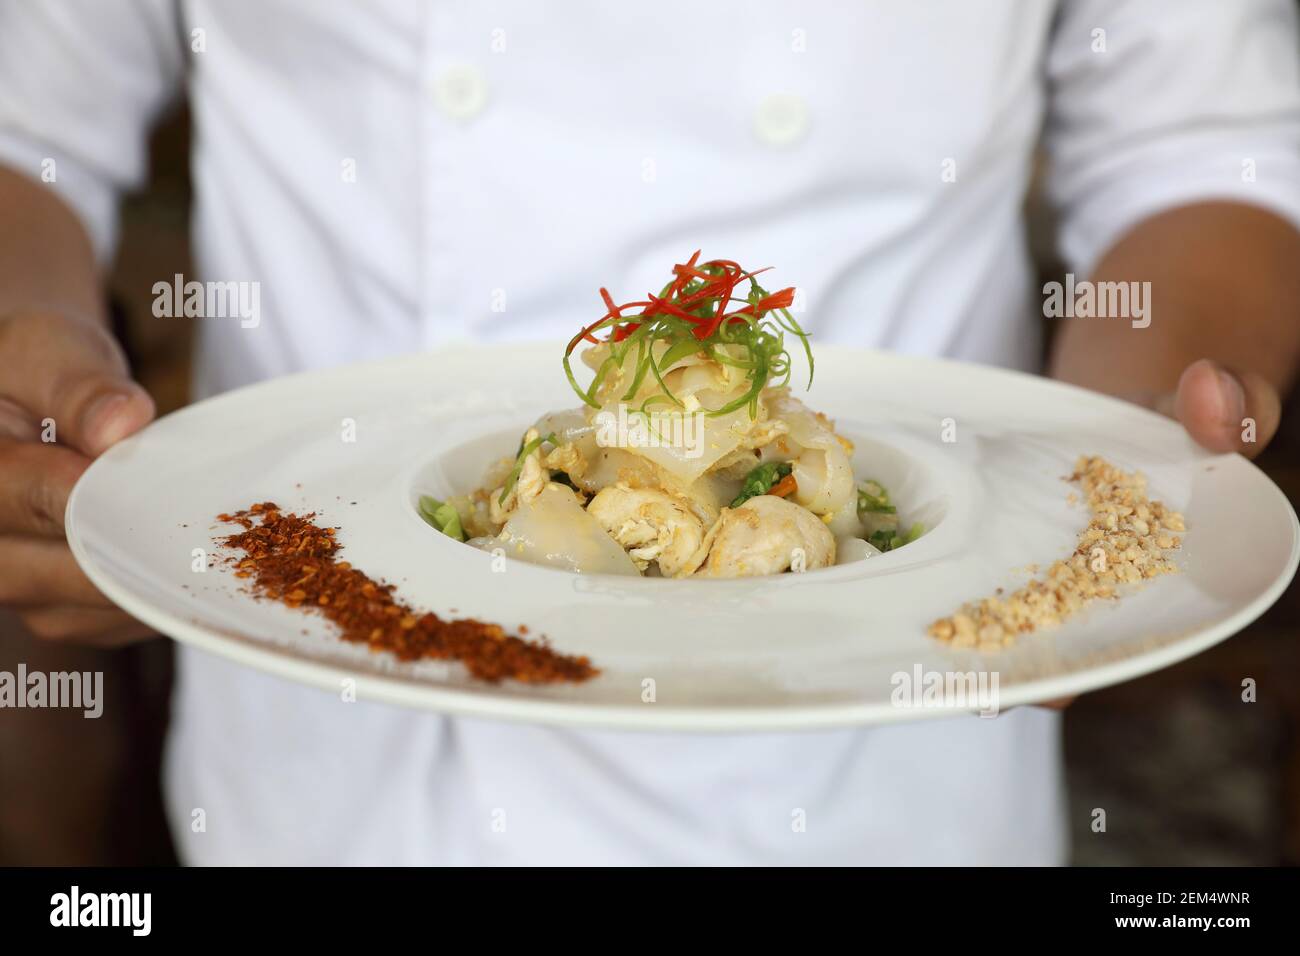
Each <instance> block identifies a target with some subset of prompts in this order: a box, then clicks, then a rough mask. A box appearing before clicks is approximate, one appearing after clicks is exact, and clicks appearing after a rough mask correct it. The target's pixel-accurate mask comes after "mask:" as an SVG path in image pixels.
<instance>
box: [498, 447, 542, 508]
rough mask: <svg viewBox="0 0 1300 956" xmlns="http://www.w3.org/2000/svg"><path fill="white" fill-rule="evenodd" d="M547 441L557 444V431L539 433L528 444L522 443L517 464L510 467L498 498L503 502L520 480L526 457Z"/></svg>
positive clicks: (516, 458)
mask: <svg viewBox="0 0 1300 956" xmlns="http://www.w3.org/2000/svg"><path fill="white" fill-rule="evenodd" d="M546 442H550V443H551V444H552V445H554V444H557V441H556V438H555V432H550V433H549V434H546V435H539V436H538V437H536V438H534V439H533V440H532V441H530V442H528V443H527V444H523V443H520V445H519V454H518V455H516V456H515V466H514V467H513V468H511V469H510V474H509V475H507V476H506V484H505V487H504V488H502V489H501V497H500V498H499V499H497V500H498V501H500V502H501V504H505V503H506V497H507V496H508V495H509V494H510V490H511V489H512V488H514V486H515V482H517V481H518V480H519V473H520V472H521V471H523V470H524V459H525V458H527V457H528V456H529V455H531V454H532V453H533V452H535V451H537V449H539V448H541V447H542V445H544V444H545V443H546Z"/></svg>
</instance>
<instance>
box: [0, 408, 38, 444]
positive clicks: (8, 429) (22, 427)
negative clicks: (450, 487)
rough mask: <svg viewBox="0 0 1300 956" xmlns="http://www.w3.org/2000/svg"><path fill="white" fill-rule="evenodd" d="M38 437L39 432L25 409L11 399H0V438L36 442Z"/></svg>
mask: <svg viewBox="0 0 1300 956" xmlns="http://www.w3.org/2000/svg"><path fill="white" fill-rule="evenodd" d="M40 436H41V430H40V428H39V427H37V424H36V422H35V421H34V420H33V419H32V416H31V415H30V414H29V413H28V411H27V409H25V408H23V407H22V406H21V405H19V404H18V403H17V402H15V401H13V400H11V399H8V398H3V397H0V438H12V439H14V440H16V441H36V440H37V439H38V438H40Z"/></svg>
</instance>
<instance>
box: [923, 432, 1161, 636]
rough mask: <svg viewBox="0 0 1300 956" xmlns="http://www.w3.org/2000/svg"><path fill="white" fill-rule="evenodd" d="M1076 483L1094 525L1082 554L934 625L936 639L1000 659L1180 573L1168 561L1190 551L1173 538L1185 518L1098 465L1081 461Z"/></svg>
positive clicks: (1142, 481) (1133, 481)
mask: <svg viewBox="0 0 1300 956" xmlns="http://www.w3.org/2000/svg"><path fill="white" fill-rule="evenodd" d="M1069 480H1070V481H1077V482H1079V484H1080V486H1081V487H1082V489H1083V494H1084V499H1085V501H1086V503H1087V506H1088V509H1089V511H1091V513H1092V517H1091V519H1090V520H1089V522H1088V527H1087V528H1085V529H1084V530H1083V532H1082V533H1080V535H1079V542H1078V546H1077V547H1076V548H1075V549H1074V554H1072V555H1071V556H1070V557H1069V558H1067V559H1065V560H1064V561H1056V562H1054V563H1053V564H1052V566H1051V567H1050V568H1048V569H1047V571H1046V573H1045V574H1044V575H1042V576H1041V577H1039V578H1036V579H1035V580H1033V581H1030V582H1029V583H1028V584H1026V585H1025V586H1024V587H1022V588H1020V589H1018V590H1016V591H1014V592H1012V593H1011V594H1007V595H1004V596H998V597H988V598H984V599H983V600H982V601H974V602H968V603H966V604H963V605H962V606H961V607H960V608H959V609H958V610H957V612H956V613H955V614H953V615H952V616H951V617H945V618H940V619H939V620H937V621H935V622H934V623H933V624H931V625H930V628H929V633H930V636H931V637H935V638H938V639H939V640H941V641H943V642H945V643H947V644H951V645H952V646H953V647H961V648H975V649H977V650H980V651H994V650H1000V649H1001V648H1003V647H1007V646H1009V645H1011V644H1013V643H1014V642H1015V639H1016V637H1017V636H1018V635H1020V634H1027V633H1031V632H1033V631H1037V630H1040V629H1042V628H1050V627H1056V626H1057V625H1059V624H1060V623H1061V622H1062V621H1064V620H1065V619H1066V618H1067V617H1069V616H1070V615H1072V614H1074V613H1076V612H1077V611H1079V610H1081V609H1082V608H1083V606H1084V605H1085V604H1087V603H1089V602H1090V601H1093V600H1095V599H1097V598H1111V599H1114V598H1118V597H1119V587H1120V585H1124V584H1135V583H1137V582H1140V581H1144V580H1146V579H1148V578H1154V577H1157V576H1159V575H1162V574H1173V573H1176V572H1177V571H1178V566H1177V565H1176V564H1174V562H1173V561H1172V560H1171V559H1170V558H1169V557H1168V556H1167V555H1166V554H1165V553H1164V552H1166V551H1170V550H1174V549H1177V548H1179V547H1181V545H1182V539H1181V538H1180V537H1179V536H1178V535H1177V534H1174V533H1173V532H1182V531H1185V530H1186V529H1187V526H1186V524H1185V523H1184V521H1183V516H1182V515H1181V514H1179V513H1178V512H1176V511H1172V510H1170V509H1168V508H1166V507H1165V506H1164V505H1163V504H1161V503H1160V502H1159V501H1151V500H1150V499H1148V498H1147V495H1146V478H1145V477H1144V476H1143V475H1142V474H1141V473H1140V472H1134V473H1129V472H1126V471H1123V470H1122V469H1120V468H1117V467H1115V466H1114V465H1112V464H1109V463H1108V462H1106V461H1105V460H1103V459H1101V458H1097V457H1088V456H1083V457H1080V458H1079V460H1078V462H1076V463H1075V466H1074V474H1073V475H1071V476H1070V479H1069Z"/></svg>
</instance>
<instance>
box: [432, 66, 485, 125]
mask: <svg viewBox="0 0 1300 956" xmlns="http://www.w3.org/2000/svg"><path fill="white" fill-rule="evenodd" d="M433 102H434V103H435V104H436V105H437V107H438V109H439V110H441V111H442V112H443V113H444V114H445V115H447V116H449V117H451V118H452V119H456V120H469V119H473V118H474V117H475V116H478V114H479V113H481V112H483V107H485V106H486V105H487V80H486V79H485V78H484V77H483V73H482V71H481V70H479V69H478V68H477V67H474V66H469V65H468V64H460V65H457V66H449V67H447V68H446V69H444V70H442V71H441V72H440V73H438V75H437V76H435V77H434V80H433Z"/></svg>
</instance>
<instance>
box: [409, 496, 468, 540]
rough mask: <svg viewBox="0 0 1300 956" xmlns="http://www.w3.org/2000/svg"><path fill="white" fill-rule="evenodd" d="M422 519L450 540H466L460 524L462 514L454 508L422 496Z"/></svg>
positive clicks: (435, 499)
mask: <svg viewBox="0 0 1300 956" xmlns="http://www.w3.org/2000/svg"><path fill="white" fill-rule="evenodd" d="M420 517H421V518H423V519H424V520H425V521H427V522H429V524H431V525H433V526H434V527H435V528H437V529H438V530H439V531H441V532H442V533H443V534H445V535H446V536H447V537H449V538H455V539H456V540H457V541H464V540H465V529H464V528H462V527H461V524H460V512H459V511H457V510H456V509H455V507H454V506H452V505H449V504H446V503H444V502H441V501H439V500H438V499H437V498H431V497H430V496H428V495H420Z"/></svg>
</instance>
